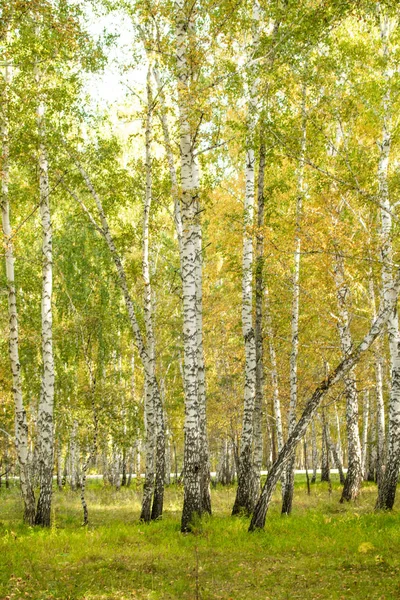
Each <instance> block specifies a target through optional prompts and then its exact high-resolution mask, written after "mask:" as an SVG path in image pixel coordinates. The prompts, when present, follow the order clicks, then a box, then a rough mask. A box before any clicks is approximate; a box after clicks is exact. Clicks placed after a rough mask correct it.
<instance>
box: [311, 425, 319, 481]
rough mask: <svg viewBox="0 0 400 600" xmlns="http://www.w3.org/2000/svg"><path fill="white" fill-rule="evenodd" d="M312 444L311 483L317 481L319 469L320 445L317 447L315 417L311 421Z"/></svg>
mask: <svg viewBox="0 0 400 600" xmlns="http://www.w3.org/2000/svg"><path fill="white" fill-rule="evenodd" d="M311 444H312V454H311V457H312V471H313V473H312V477H311V483H315V482H316V481H317V470H318V447H317V432H316V428H315V418H314V419H313V420H312V422H311Z"/></svg>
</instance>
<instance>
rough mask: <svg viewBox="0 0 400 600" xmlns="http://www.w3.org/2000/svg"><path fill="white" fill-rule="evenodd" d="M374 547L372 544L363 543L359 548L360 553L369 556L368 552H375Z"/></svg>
mask: <svg viewBox="0 0 400 600" xmlns="http://www.w3.org/2000/svg"><path fill="white" fill-rule="evenodd" d="M373 549H374V546H373V544H371V542H363V543H362V544H360V545H359V546H358V551H359V552H361V553H362V554H367V552H369V551H370V550H373Z"/></svg>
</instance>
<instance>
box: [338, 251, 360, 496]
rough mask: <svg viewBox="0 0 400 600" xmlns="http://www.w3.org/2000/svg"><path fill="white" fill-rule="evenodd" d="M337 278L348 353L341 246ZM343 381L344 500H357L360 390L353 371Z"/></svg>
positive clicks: (347, 294) (344, 348)
mask: <svg viewBox="0 0 400 600" xmlns="http://www.w3.org/2000/svg"><path fill="white" fill-rule="evenodd" d="M334 278H335V285H336V294H337V303H338V311H339V323H338V328H339V336H340V343H341V348H342V354H343V357H345V356H347V355H348V354H349V353H350V352H351V350H352V348H353V341H352V337H351V332H350V316H349V306H350V290H349V288H348V285H347V282H346V278H345V272H344V260H343V254H342V253H341V252H340V250H339V249H336V252H335V266H334ZM344 385H345V393H346V427H347V454H348V459H347V460H348V469H347V476H346V481H345V484H344V487H343V492H342V496H341V500H340V501H341V502H344V501H345V500H347V501H350V500H354V499H355V498H356V497H357V496H358V494H359V491H360V485H361V481H362V464H361V444H360V433H359V427H358V394H357V385H356V376H355V373H354V371H349V372H348V373H347V374H346V376H345V377H344Z"/></svg>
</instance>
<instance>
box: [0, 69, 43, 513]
mask: <svg viewBox="0 0 400 600" xmlns="http://www.w3.org/2000/svg"><path fill="white" fill-rule="evenodd" d="M5 73H6V77H5V96H6V97H5V101H4V102H3V115H2V117H3V122H2V173H1V174H2V178H1V192H2V198H1V217H2V228H3V234H4V254H5V263H6V282H7V296H8V317H9V357H10V365H11V373H12V393H13V397H14V406H15V448H16V453H17V458H18V464H19V469H20V485H21V493H22V499H23V503H24V521H25V522H26V523H28V524H29V525H33V523H34V520H35V495H34V490H33V484H32V478H31V471H30V464H29V441H28V422H27V417H26V410H25V406H24V401H23V397H22V384H21V372H20V369H21V365H20V362H19V337H18V311H17V294H16V289H15V271H14V265H15V257H14V247H13V241H12V229H11V223H10V205H9V192H8V187H9V180H10V160H9V125H8V87H9V84H10V72H9V67H5Z"/></svg>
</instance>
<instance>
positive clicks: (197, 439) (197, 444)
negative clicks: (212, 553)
mask: <svg viewBox="0 0 400 600" xmlns="http://www.w3.org/2000/svg"><path fill="white" fill-rule="evenodd" d="M185 8H186V6H185V5H183V4H181V3H178V2H177V3H176V64H177V75H178V108H179V133H180V151H181V188H182V194H181V212H182V215H181V216H182V257H181V275H182V292H183V340H184V368H183V371H184V388H185V444H184V446H185V447H184V500H183V511H182V521H181V531H190V530H191V524H192V521H193V518H195V516H196V515H198V516H199V515H201V512H202V496H201V457H200V448H201V425H200V407H199V390H198V372H199V368H198V337H197V335H198V330H197V308H196V299H197V285H196V269H197V266H196V265H197V257H196V254H197V244H198V242H197V237H198V231H197V226H196V219H197V206H198V200H197V196H198V189H197V188H196V186H195V182H194V181H193V166H192V165H193V147H192V138H191V129H190V123H189V120H190V115H189V106H188V103H189V99H190V89H189V66H188V62H187V61H188V57H187V52H188V44H189V36H188V30H189V17H188V15H186V12H185Z"/></svg>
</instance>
